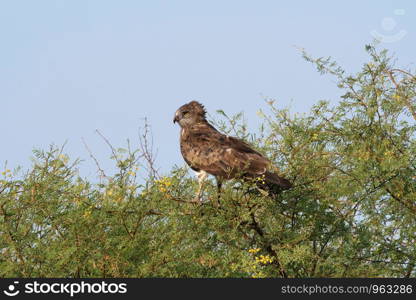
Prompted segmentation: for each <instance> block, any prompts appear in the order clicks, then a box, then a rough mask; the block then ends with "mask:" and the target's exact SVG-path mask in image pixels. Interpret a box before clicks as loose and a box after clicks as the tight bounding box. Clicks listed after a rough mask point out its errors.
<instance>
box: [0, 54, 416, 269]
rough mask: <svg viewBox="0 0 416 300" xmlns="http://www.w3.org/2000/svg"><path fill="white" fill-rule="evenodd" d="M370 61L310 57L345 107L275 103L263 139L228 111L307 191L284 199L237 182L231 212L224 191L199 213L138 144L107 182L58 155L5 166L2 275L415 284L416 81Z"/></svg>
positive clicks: (211, 194)
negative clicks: (354, 65)
mask: <svg viewBox="0 0 416 300" xmlns="http://www.w3.org/2000/svg"><path fill="white" fill-rule="evenodd" d="M366 50H367V51H368V52H369V54H370V58H371V60H370V62H369V63H367V64H365V65H364V66H363V68H362V70H361V71H360V72H359V73H357V74H353V75H346V72H345V71H344V70H343V69H342V68H340V67H339V66H338V65H337V64H336V63H334V62H333V61H332V60H331V59H324V58H321V59H313V58H310V57H309V56H307V55H306V54H304V56H305V58H306V59H307V60H308V61H311V62H312V63H314V64H315V65H316V66H317V68H318V71H320V72H322V73H329V74H332V75H335V77H336V78H337V82H338V86H339V88H340V89H342V90H343V91H344V95H343V96H342V98H341V100H340V101H339V102H338V103H337V104H336V105H330V103H329V102H326V101H321V102H319V103H318V104H316V105H315V106H314V107H313V108H312V109H311V111H310V113H309V114H307V115H297V114H295V115H291V114H290V113H289V111H288V110H287V109H279V108H277V107H276V106H275V105H274V103H273V101H269V102H268V103H269V105H270V110H269V111H268V112H259V116H260V117H261V118H262V119H263V120H264V122H263V124H262V126H261V128H260V130H259V132H258V133H257V134H251V135H250V134H249V133H248V132H247V128H246V126H245V124H244V119H243V116H242V115H241V114H239V115H237V116H234V117H229V116H227V115H226V114H225V113H224V112H221V111H220V112H219V113H220V114H221V115H222V117H223V118H224V119H225V121H217V125H218V126H219V127H221V128H222V130H223V131H225V132H228V133H230V134H233V135H237V136H239V137H243V138H245V139H246V140H247V141H249V142H250V143H252V144H253V145H254V146H255V147H257V148H258V149H260V150H261V151H263V152H264V153H266V154H267V156H268V157H269V158H270V159H271V160H272V161H273V162H274V164H275V165H276V166H279V168H280V173H281V174H283V175H284V176H285V177H287V178H289V179H290V180H291V181H292V182H293V183H294V188H293V189H291V190H288V191H285V192H283V193H282V194H280V195H278V196H277V197H275V198H273V197H269V196H268V195H265V193H264V192H262V191H258V190H256V188H255V187H254V184H250V183H242V182H238V181H232V182H228V183H227V184H226V185H225V187H224V189H223V193H222V194H221V199H220V204H219V205H218V204H217V192H216V187H215V183H214V182H210V183H209V185H208V187H207V190H206V192H205V195H204V197H205V199H206V201H205V202H204V204H202V205H197V204H195V203H192V202H191V199H193V197H194V195H195V191H196V188H197V184H196V181H195V180H194V179H193V177H192V176H190V175H189V174H188V170H187V169H186V168H175V169H173V170H172V172H171V173H170V174H167V175H166V176H158V175H157V172H156V171H155V168H154V167H153V166H152V163H153V160H152V159H151V156H150V155H149V153H148V151H147V150H146V149H147V148H146V147H142V148H140V150H137V151H131V150H130V145H129V147H128V149H126V150H123V149H118V150H117V149H114V148H111V149H112V152H113V156H112V159H114V160H115V163H116V166H117V168H118V172H117V173H116V174H115V175H113V176H106V175H105V174H104V172H103V171H102V170H101V169H100V170H99V171H100V183H98V184H97V183H91V182H89V181H88V180H86V179H82V178H80V177H79V175H78V172H77V165H78V163H79V162H78V161H74V162H70V160H69V158H68V157H67V156H66V155H64V154H63V150H62V149H58V148H56V147H51V148H50V149H49V151H46V152H45V151H35V152H34V154H35V159H34V165H33V168H32V169H31V170H29V171H28V172H27V173H25V174H21V172H20V171H16V172H14V173H13V172H12V171H10V170H8V169H7V168H5V170H4V171H3V173H2V175H1V176H2V179H1V180H0V251H1V254H2V255H1V256H0V277H20V276H22V277H387V276H393V277H405V276H407V277H414V276H415V275H416V271H415V263H416V246H415V245H416V221H415V220H416V202H415V199H416V172H415V168H416V164H415V158H416V143H415V130H416V127H415V121H416V113H415V111H416V103H415V93H416V89H415V85H416V77H415V76H414V75H413V74H412V72H411V71H405V70H400V69H396V68H395V67H394V66H393V65H392V60H391V58H389V57H388V56H387V53H386V52H385V51H381V52H380V53H378V52H377V51H375V49H374V47H373V46H368V47H367V48H366ZM141 159H142V160H143V159H144V161H141ZM97 167H98V168H99V166H98V165H97ZM139 175H140V176H144V177H146V178H147V180H146V181H145V184H138V183H137V182H138V181H137V178H138V176H139Z"/></svg>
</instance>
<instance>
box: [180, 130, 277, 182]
mask: <svg viewBox="0 0 416 300" xmlns="http://www.w3.org/2000/svg"><path fill="white" fill-rule="evenodd" d="M181 147H182V154H183V156H184V159H185V161H186V162H187V163H188V164H189V165H190V166H191V167H192V168H193V169H196V170H199V169H201V170H204V171H206V172H208V173H210V174H212V175H215V176H221V177H225V178H232V177H235V176H238V175H242V174H241V173H243V174H250V175H252V176H255V175H260V174H264V172H265V171H266V170H267V168H268V166H269V165H270V161H269V160H268V159H267V158H265V157H264V156H262V155H261V154H260V153H259V152H257V151H255V150H253V149H252V148H251V147H250V146H249V145H248V144H247V143H245V142H243V141H242V140H240V139H237V138H234V137H229V136H226V135H224V134H222V133H220V132H218V131H217V130H216V129H215V128H214V127H212V126H211V125H209V124H197V125H194V126H192V127H191V128H189V129H188V133H187V134H186V135H184V137H183V141H182V143H181Z"/></svg>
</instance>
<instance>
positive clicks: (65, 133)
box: [0, 0, 416, 176]
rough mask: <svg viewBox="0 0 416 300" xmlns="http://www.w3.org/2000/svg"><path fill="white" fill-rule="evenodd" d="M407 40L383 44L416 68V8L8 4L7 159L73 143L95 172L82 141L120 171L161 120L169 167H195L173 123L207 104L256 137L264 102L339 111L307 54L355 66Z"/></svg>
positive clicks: (81, 0) (1, 51)
mask: <svg viewBox="0 0 416 300" xmlns="http://www.w3.org/2000/svg"><path fill="white" fill-rule="evenodd" d="M401 31H402V32H403V31H405V35H404V36H402V37H400V38H397V40H396V41H394V42H392V43H381V44H380V46H379V47H382V48H387V49H390V50H391V52H392V53H395V54H396V55H397V57H398V58H399V64H400V65H401V66H405V67H409V66H414V63H415V53H416V43H415V32H416V2H414V1H365V2H364V1H343V2H341V1H261V0H260V1H241V0H240V1H216V0H213V1H180V0H178V1H128V0H123V1H115V0H113V1H104V0H95V1H88V0H72V1H69V0H67V1H58V0H55V1H47V0H40V1H29V0H28V1H23V0H20V1H12V0H8V1H7V0H3V1H0V38H1V42H0V103H1V116H0V128H1V130H2V133H3V138H2V145H1V148H0V162H1V163H3V162H4V161H6V160H7V161H8V165H9V166H10V167H16V166H18V165H20V166H23V167H25V168H27V167H29V166H30V164H31V162H30V159H29V158H30V156H31V153H32V149H33V148H42V149H46V148H47V147H48V145H49V144H51V143H55V144H58V145H61V144H63V143H64V142H65V141H68V144H67V146H66V150H67V153H68V154H70V156H71V157H72V158H75V157H80V158H82V159H85V162H83V163H82V165H81V174H82V175H85V176H91V175H94V174H95V168H94V165H93V163H92V162H91V161H90V159H89V156H88V152H87V151H86V149H85V148H84V146H83V144H82V141H81V138H84V139H85V141H86V142H87V143H88V145H89V147H90V148H91V150H92V151H93V152H94V154H95V155H96V156H97V158H98V159H99V160H100V161H101V162H102V165H103V167H104V168H106V169H108V170H111V164H110V161H109V159H108V158H109V156H110V151H109V149H108V148H107V147H106V145H105V143H104V142H103V141H102V139H101V138H100V137H99V136H98V135H97V134H95V133H94V131H95V130H96V129H98V130H100V132H102V133H103V134H104V135H105V136H106V137H107V138H108V139H109V140H110V141H111V142H112V143H113V144H114V145H115V146H116V147H122V146H124V145H125V141H126V139H127V138H129V139H130V140H131V141H132V142H133V144H134V143H136V144H137V136H138V129H139V127H141V126H142V125H143V118H144V117H147V118H148V120H149V122H150V123H151V125H152V128H153V135H154V143H155V148H157V149H158V159H157V165H158V166H159V167H161V170H162V171H164V172H167V171H169V170H170V169H171V168H172V167H173V166H174V165H175V164H178V165H182V164H183V160H182V157H181V155H180V152H179V141H178V136H179V129H178V127H177V126H173V124H172V117H173V114H174V112H175V110H176V109H177V108H178V107H179V106H180V105H182V104H184V103H186V102H188V101H190V100H193V99H196V100H199V101H200V102H202V103H204V104H205V106H206V108H207V109H208V111H209V112H210V113H211V114H214V112H215V110H217V109H223V110H224V111H225V112H227V113H229V114H233V113H237V112H240V111H244V112H245V115H246V117H247V119H248V122H249V125H250V128H253V129H254V128H257V127H258V125H259V124H260V122H261V120H260V119H259V118H258V117H257V116H256V111H257V110H258V109H260V108H265V107H266V105H265V104H264V98H273V99H275V100H276V101H277V103H278V104H279V105H280V106H288V105H290V107H291V111H292V112H304V111H307V109H308V107H310V106H311V105H312V104H313V103H316V101H317V100H320V99H328V100H332V101H337V97H338V96H339V91H338V90H337V88H336V86H335V84H334V81H333V79H332V78H331V77H326V76H320V75H319V74H318V73H317V72H316V71H315V70H314V68H313V66H312V65H310V64H308V63H307V62H305V61H304V60H303V59H302V57H301V55H300V53H299V51H298V50H296V47H295V46H298V47H303V48H305V49H306V50H307V51H308V52H309V53H310V54H312V55H314V56H317V57H318V56H332V57H333V58H334V59H336V60H337V61H338V62H339V63H340V64H341V65H342V66H344V67H345V68H346V69H347V70H349V71H351V72H354V71H357V70H358V68H359V67H360V65H361V64H362V63H363V62H364V61H366V60H367V55H366V53H365V51H364V45H365V44H368V43H370V42H372V41H373V36H372V34H371V33H372V32H377V33H379V34H383V35H385V36H386V37H395V36H396V35H398V34H399V33H400V32H401Z"/></svg>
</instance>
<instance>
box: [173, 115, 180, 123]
mask: <svg viewBox="0 0 416 300" xmlns="http://www.w3.org/2000/svg"><path fill="white" fill-rule="evenodd" d="M176 122H179V114H178V113H177V112H176V113H175V117H173V124H175V123H176Z"/></svg>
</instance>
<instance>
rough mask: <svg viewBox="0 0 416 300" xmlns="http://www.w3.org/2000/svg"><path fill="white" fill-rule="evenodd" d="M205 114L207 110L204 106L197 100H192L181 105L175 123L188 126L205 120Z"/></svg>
mask: <svg viewBox="0 0 416 300" xmlns="http://www.w3.org/2000/svg"><path fill="white" fill-rule="evenodd" d="M205 115H206V111H205V108H204V106H203V105H202V104H201V103H199V102H197V101H191V102H189V103H187V104H185V105H182V106H181V107H179V109H178V110H177V111H176V112H175V117H174V118H173V123H176V122H178V123H179V125H180V126H181V127H188V126H191V125H193V124H196V123H199V122H202V121H205Z"/></svg>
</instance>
